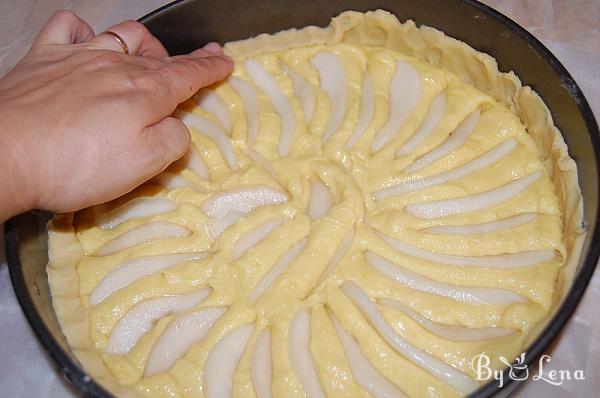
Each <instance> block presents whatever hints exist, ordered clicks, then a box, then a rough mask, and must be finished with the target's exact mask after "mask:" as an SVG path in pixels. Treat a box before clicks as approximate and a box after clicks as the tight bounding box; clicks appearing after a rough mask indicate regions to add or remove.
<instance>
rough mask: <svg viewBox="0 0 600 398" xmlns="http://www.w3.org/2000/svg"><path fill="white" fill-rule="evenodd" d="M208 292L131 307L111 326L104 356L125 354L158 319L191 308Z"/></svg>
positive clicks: (168, 297)
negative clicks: (106, 353) (107, 354)
mask: <svg viewBox="0 0 600 398" xmlns="http://www.w3.org/2000/svg"><path fill="white" fill-rule="evenodd" d="M211 291H212V289H210V288H207V289H201V290H199V291H196V292H192V293H187V294H182V295H179V296H166V297H158V298H153V299H149V300H145V301H142V302H141V303H139V304H136V305H134V306H133V307H132V308H131V309H130V310H129V311H127V313H126V314H125V315H123V317H122V318H121V319H119V321H118V322H117V324H116V325H115V327H114V328H113V330H112V333H111V335H110V338H109V340H108V345H107V346H106V352H108V353H109V354H114V355H125V354H127V353H128V352H129V351H130V350H131V349H132V348H133V347H134V346H135V345H136V344H137V342H138V341H139V339H140V338H141V337H142V336H143V335H145V334H146V333H148V332H149V331H150V330H151V329H152V328H153V327H154V325H155V324H156V322H158V321H159V320H161V319H162V318H164V317H166V316H168V315H173V314H177V313H180V312H183V311H187V310H189V309H192V308H194V307H195V306H197V305H198V304H200V303H201V302H202V301H204V299H206V297H208V295H209V294H210V293H211Z"/></svg>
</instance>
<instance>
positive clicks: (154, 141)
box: [142, 117, 191, 178]
mask: <svg viewBox="0 0 600 398" xmlns="http://www.w3.org/2000/svg"><path fill="white" fill-rule="evenodd" d="M142 137H143V142H144V145H145V147H144V148H143V152H144V154H145V155H146V156H148V158H147V162H144V163H145V165H146V167H147V169H146V170H144V171H143V174H145V175H146V177H147V178H151V177H154V176H155V175H157V174H159V173H160V172H162V171H163V170H164V169H166V168H167V166H169V165H170V164H171V163H173V162H174V161H176V160H177V159H179V158H180V157H182V156H183V155H184V154H185V153H186V152H187V150H188V148H189V146H190V141H191V139H190V132H189V131H188V129H187V127H186V126H185V124H183V123H182V122H181V121H180V120H179V119H176V118H174V117H166V118H164V119H163V120H161V121H160V122H158V123H156V124H153V125H152V126H148V127H146V128H145V129H144V130H143V131H142Z"/></svg>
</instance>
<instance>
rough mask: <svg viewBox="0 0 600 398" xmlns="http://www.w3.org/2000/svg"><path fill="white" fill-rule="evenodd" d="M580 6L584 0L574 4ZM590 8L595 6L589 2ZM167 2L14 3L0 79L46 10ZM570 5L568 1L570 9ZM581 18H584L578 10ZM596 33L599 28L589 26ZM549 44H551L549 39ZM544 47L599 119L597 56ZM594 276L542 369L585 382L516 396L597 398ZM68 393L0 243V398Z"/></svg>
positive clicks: (598, 285)
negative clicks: (23, 305) (17, 292)
mask: <svg viewBox="0 0 600 398" xmlns="http://www.w3.org/2000/svg"><path fill="white" fill-rule="evenodd" d="M577 1H578V2H580V3H586V2H587V1H586V0H577ZM596 1H597V0H596ZM165 3H168V1H165V0H129V1H124V0H108V1H91V0H87V1H86V0H81V1H78V0H71V1H66V0H43V1H39V0H38V1H36V0H21V1H19V2H12V1H5V2H3V3H2V4H0V74H2V73H3V72H5V71H6V70H7V69H8V68H9V67H10V65H12V64H14V62H16V60H17V59H18V58H19V57H20V56H21V55H22V54H23V53H24V52H25V51H26V49H27V47H28V45H29V43H30V42H31V40H32V38H33V37H34V35H35V32H37V31H38V30H39V27H40V26H41V25H42V24H43V22H44V21H45V20H46V19H47V18H48V16H49V15H50V14H51V12H52V10H56V9H60V8H72V9H74V10H75V11H76V12H77V13H78V14H79V15H81V16H82V17H84V18H85V19H86V20H87V21H88V22H89V23H90V24H91V25H92V27H93V28H94V29H95V31H96V32H99V31H102V30H103V29H105V28H107V27H108V26H111V25H113V24H115V23H117V22H119V21H121V20H124V19H130V18H138V17H140V16H141V15H144V14H145V13H147V12H148V11H151V10H153V9H155V8H157V7H159V6H161V5H163V4H165ZM573 3H575V1H573V2H572V3H571V4H573ZM583 12H585V11H583ZM594 32H595V33H596V34H598V32H599V30H598V27H597V26H596V27H595V31H594ZM553 39H554V37H553ZM543 41H544V43H545V44H546V45H547V46H548V47H549V48H550V50H552V51H553V52H554V54H555V55H556V56H557V57H558V58H559V59H560V60H561V62H562V63H563V64H564V65H565V66H566V67H567V69H568V70H569V71H570V72H571V74H572V75H573V76H574V77H575V79H576V80H577V82H578V83H579V85H580V86H581V87H582V89H583V91H584V92H585V94H586V96H587V98H588V100H589V102H590V104H591V105H592V108H593V109H594V112H595V114H596V115H600V68H598V65H600V54H599V53H595V52H591V51H585V50H580V49H577V48H575V47H574V46H572V45H570V44H572V43H569V44H565V43H563V42H558V41H548V40H543ZM598 302H600V272H596V274H595V276H594V278H593V281H592V283H591V285H590V286H589V287H588V289H587V292H586V294H585V297H584V300H583V302H582V303H581V305H580V306H579V308H578V310H577V312H576V314H575V316H574V317H573V318H572V319H571V321H570V323H569V325H568V327H567V328H566V330H565V331H564V333H563V334H562V336H561V338H560V339H559V341H558V342H557V344H555V346H554V349H553V351H552V352H551V353H550V354H551V355H552V361H551V362H550V364H548V365H547V369H548V370H550V369H552V368H554V369H564V370H570V371H571V372H574V371H575V370H577V369H582V370H583V371H584V374H585V377H586V380H584V381H575V380H571V381H565V382H564V384H563V385H561V386H553V385H551V384H548V383H546V382H543V381H535V382H532V381H529V382H528V383H526V384H525V385H524V386H523V387H522V388H521V389H520V390H519V392H518V393H517V395H518V396H519V397H526V398H529V397H531V398H534V397H541V396H544V397H545V398H553V397H557V398H558V397H561V398H568V397H593V396H600V392H599V391H600V316H598V304H597V303H598ZM77 395H78V393H77V391H75V390H73V389H72V388H71V387H70V386H69V385H68V384H67V383H66V382H65V381H64V380H63V377H62V376H61V375H60V374H58V373H57V372H56V371H55V369H54V365H53V363H52V361H51V360H50V359H49V358H48V357H47V356H46V355H45V353H44V351H43V349H42V348H41V346H40V344H39V343H38V341H37V339H36V338H35V336H34V335H33V333H32V331H31V330H30V328H29V325H28V324H27V322H26V320H25V317H24V316H23V314H22V312H21V309H20V307H19V305H18V303H17V300H16V298H15V296H14V293H13V289H12V286H11V284H10V280H9V276H8V270H7V267H6V261H5V258H4V242H3V241H2V242H0V397H4V398H16V397H39V398H45V397H74V396H77Z"/></svg>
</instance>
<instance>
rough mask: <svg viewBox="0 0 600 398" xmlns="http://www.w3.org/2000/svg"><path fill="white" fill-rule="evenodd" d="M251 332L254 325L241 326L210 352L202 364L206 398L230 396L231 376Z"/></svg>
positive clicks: (231, 388)
mask: <svg viewBox="0 0 600 398" xmlns="http://www.w3.org/2000/svg"><path fill="white" fill-rule="evenodd" d="M253 330H254V324H250V325H245V326H242V327H240V328H238V329H236V330H234V331H233V332H231V333H229V334H228V335H226V336H225V337H223V338H222V339H221V341H219V342H218V343H217V345H216V346H214V347H213V349H212V350H211V351H210V353H209V354H208V358H207V359H206V363H205V364H204V375H203V386H202V389H203V392H204V394H205V396H206V398H226V397H231V396H232V390H233V374H234V373H235V369H236V368H237V365H238V363H239V362H240V358H241V357H242V354H243V353H244V351H245V349H246V344H248V340H249V339H250V336H251V335H252V331H253Z"/></svg>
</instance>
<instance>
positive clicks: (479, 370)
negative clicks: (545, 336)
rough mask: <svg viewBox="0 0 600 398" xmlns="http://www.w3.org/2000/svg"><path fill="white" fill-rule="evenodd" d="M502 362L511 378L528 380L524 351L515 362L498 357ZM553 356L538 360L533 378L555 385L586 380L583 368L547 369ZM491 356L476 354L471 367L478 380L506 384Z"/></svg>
mask: <svg viewBox="0 0 600 398" xmlns="http://www.w3.org/2000/svg"><path fill="white" fill-rule="evenodd" d="M498 359H499V360H500V362H502V363H503V364H504V365H506V366H507V367H508V377H509V378H510V379H511V380H515V381H523V380H527V379H528V378H529V376H530V372H529V367H528V366H527V364H526V363H525V353H522V354H521V355H519V356H518V357H516V358H515V360H514V362H510V361H509V360H508V359H506V357H503V356H500V357H498ZM551 360H552V358H550V355H542V356H541V357H540V360H539V362H538V367H537V372H536V373H534V374H533V376H532V377H531V380H533V381H543V382H546V383H549V384H552V385H554V386H560V385H562V384H563V383H564V382H565V381H569V380H585V374H584V373H583V370H581V369H577V370H575V371H571V370H566V369H561V370H556V369H552V370H546V371H545V369H544V366H546V369H548V368H547V365H548V364H549V363H550V361H551ZM490 364H491V360H490V357H489V356H488V355H487V354H486V353H484V352H482V353H481V354H479V355H476V356H475V357H473V359H472V360H471V368H472V369H473V370H474V371H475V373H476V375H477V377H476V379H477V380H480V381H485V380H490V379H494V380H497V381H498V387H502V386H504V383H505V379H504V377H505V375H504V373H503V372H502V370H495V369H492V368H491V366H490Z"/></svg>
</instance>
